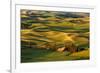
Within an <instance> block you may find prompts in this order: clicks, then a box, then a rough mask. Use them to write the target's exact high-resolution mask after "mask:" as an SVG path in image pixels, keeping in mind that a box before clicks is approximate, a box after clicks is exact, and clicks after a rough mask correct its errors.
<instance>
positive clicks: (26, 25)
mask: <svg viewBox="0 0 100 73" xmlns="http://www.w3.org/2000/svg"><path fill="white" fill-rule="evenodd" d="M20 16H21V17H20V18H21V31H20V33H21V38H20V39H21V41H20V42H21V63H29V62H48V61H72V60H73V61H75V60H89V57H90V55H89V49H90V48H89V34H90V32H89V13H85V12H62V11H41V10H26V9H21V10H20Z"/></svg>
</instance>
